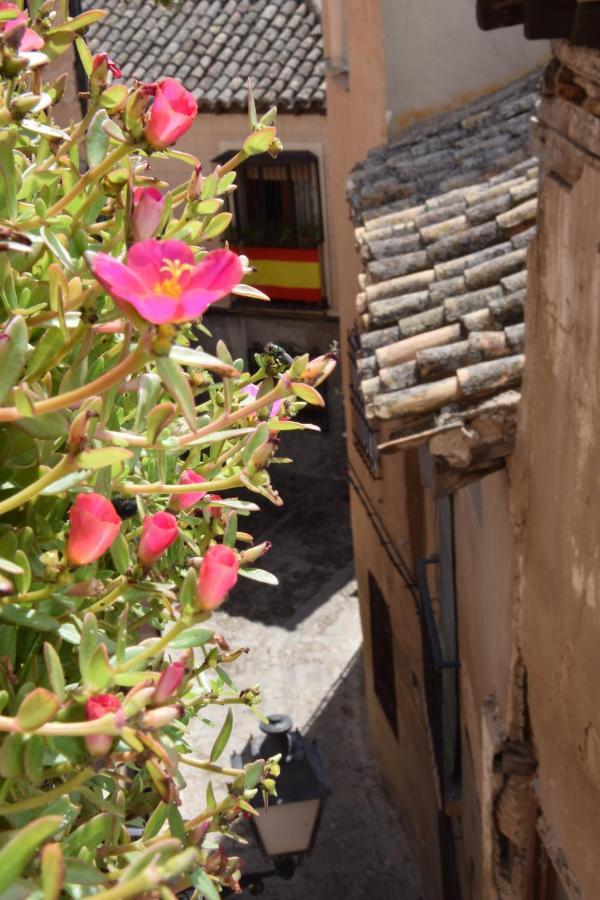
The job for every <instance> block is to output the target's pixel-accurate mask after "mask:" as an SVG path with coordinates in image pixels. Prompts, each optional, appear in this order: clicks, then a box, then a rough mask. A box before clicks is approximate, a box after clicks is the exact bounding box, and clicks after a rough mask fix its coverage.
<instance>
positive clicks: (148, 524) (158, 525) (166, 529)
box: [138, 512, 179, 567]
mask: <svg viewBox="0 0 600 900" xmlns="http://www.w3.org/2000/svg"><path fill="white" fill-rule="evenodd" d="M142 527H143V531H142V538H141V540H140V546H139V547H138V559H139V561H140V562H141V564H142V565H143V566H145V567H147V566H151V565H152V564H153V563H154V562H156V560H157V559H158V558H159V556H161V555H162V554H163V553H164V552H165V550H166V549H167V547H170V546H171V544H172V543H173V541H175V540H177V535H178V534H179V529H178V528H177V519H176V518H175V516H172V515H171V513H168V512H159V513H155V514H154V515H153V516H146V518H145V519H144V522H143V526H142Z"/></svg>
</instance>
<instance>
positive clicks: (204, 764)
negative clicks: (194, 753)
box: [179, 753, 244, 778]
mask: <svg viewBox="0 0 600 900" xmlns="http://www.w3.org/2000/svg"><path fill="white" fill-rule="evenodd" d="M179 759H180V761H181V762H182V763H185V765H186V766H192V767H193V768H194V769H203V770H204V771H205V772H216V773H217V775H225V776H226V777H228V778H237V776H238V775H243V774H244V770H243V769H228V768H227V766H218V765H217V764H216V763H212V762H210V760H208V759H193V757H191V756H182V754H181V753H180V754H179Z"/></svg>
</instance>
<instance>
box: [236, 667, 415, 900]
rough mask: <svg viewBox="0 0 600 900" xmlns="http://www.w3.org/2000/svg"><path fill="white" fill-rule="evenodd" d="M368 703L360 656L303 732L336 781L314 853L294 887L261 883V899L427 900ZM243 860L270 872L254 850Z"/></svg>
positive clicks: (274, 881) (253, 869)
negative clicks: (377, 754) (374, 747)
mask: <svg viewBox="0 0 600 900" xmlns="http://www.w3.org/2000/svg"><path fill="white" fill-rule="evenodd" d="M363 697H364V683H363V666H362V652H361V650H358V651H357V652H356V653H355V655H354V656H353V657H352V658H351V659H350V661H349V663H348V665H347V666H346V668H345V669H344V671H343V672H342V674H341V675H340V677H339V678H338V679H337V681H336V682H334V684H333V685H332V688H331V691H330V692H329V694H328V695H327V697H326V698H325V700H324V701H323V703H322V704H321V706H320V707H319V708H318V710H317V711H316V713H315V715H314V716H313V718H312V720H311V722H310V723H309V725H308V728H307V729H305V730H304V735H305V737H307V738H308V739H314V740H317V741H318V744H319V747H320V749H321V751H322V753H323V757H324V760H325V765H326V766H327V771H328V776H329V780H330V783H331V795H330V796H329V798H328V800H327V802H326V804H325V810H324V813H323V818H322V820H321V825H320V828H319V832H318V835H317V840H316V843H315V847H314V849H313V852H312V854H311V855H310V856H309V857H307V858H306V859H305V860H304V861H303V862H302V863H301V865H300V866H299V867H298V869H297V870H296V873H295V875H294V877H293V878H292V879H291V880H290V881H283V880H281V879H280V878H272V879H268V880H266V881H265V882H264V886H265V889H264V892H263V893H262V894H261V896H262V897H263V900H307V898H310V900H368V898H370V897H373V898H381V900H425V898H424V894H423V893H422V889H421V887H420V878H419V873H418V870H417V868H416V866H415V864H414V862H413V859H412V856H411V853H410V850H409V848H408V844H407V841H406V837H405V835H404V832H403V831H402V827H401V825H400V822H399V818H398V814H397V812H396V810H395V808H394V807H393V805H392V803H391V801H390V800H389V799H388V796H387V791H386V788H385V786H384V784H383V782H382V780H381V776H380V772H379V768H378V766H377V764H376V762H375V760H374V758H373V756H372V754H371V751H370V748H369V746H368V744H367V741H366V736H365V731H364V729H365V722H366V712H365V709H364V703H363ZM236 852H238V853H239V852H240V848H239V847H238V848H237V850H236ZM241 854H242V856H243V858H244V860H245V865H244V871H246V872H248V873H250V872H257V871H261V870H264V869H267V868H270V865H269V863H268V862H267V861H265V860H264V859H263V857H262V856H261V854H260V853H259V852H258V850H256V849H254V848H253V849H248V850H246V849H243V848H242V850H241Z"/></svg>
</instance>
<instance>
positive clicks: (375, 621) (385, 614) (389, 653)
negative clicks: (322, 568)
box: [369, 572, 398, 737]
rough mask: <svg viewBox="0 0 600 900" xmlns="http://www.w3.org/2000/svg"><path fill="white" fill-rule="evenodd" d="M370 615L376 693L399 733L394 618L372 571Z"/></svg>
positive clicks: (370, 575) (394, 730) (395, 730)
mask: <svg viewBox="0 0 600 900" xmlns="http://www.w3.org/2000/svg"><path fill="white" fill-rule="evenodd" d="M369 616H370V620H371V659H372V662H373V680H374V688H375V695H376V697H377V699H378V700H379V703H380V704H381V708H382V710H383V712H384V714H385V717H386V719H387V720H388V723H389V725H390V728H391V729H392V731H393V732H394V734H395V735H396V737H398V718H397V704H396V680H395V670H394V644H393V640H392V621H391V617H390V611H389V608H388V605H387V603H386V602H385V597H384V596H383V594H382V592H381V589H380V587H379V585H378V584H377V581H376V580H375V578H374V577H373V575H372V574H371V573H370V572H369Z"/></svg>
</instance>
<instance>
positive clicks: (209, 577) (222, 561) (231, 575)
mask: <svg viewBox="0 0 600 900" xmlns="http://www.w3.org/2000/svg"><path fill="white" fill-rule="evenodd" d="M238 568H239V560H238V556H237V553H236V552H235V551H234V550H232V549H231V547H226V546H225V545H224V544H214V545H213V546H212V547H209V548H208V550H207V551H206V553H205V555H204V559H203V560H202V565H201V566H200V574H199V575H198V583H197V587H196V599H197V601H198V607H199V608H200V609H206V610H209V609H215V608H216V607H217V606H220V605H221V603H223V601H224V600H225V598H226V597H227V594H228V593H229V591H230V590H231V588H232V587H233V586H234V584H235V583H236V581H237V580H238Z"/></svg>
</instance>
